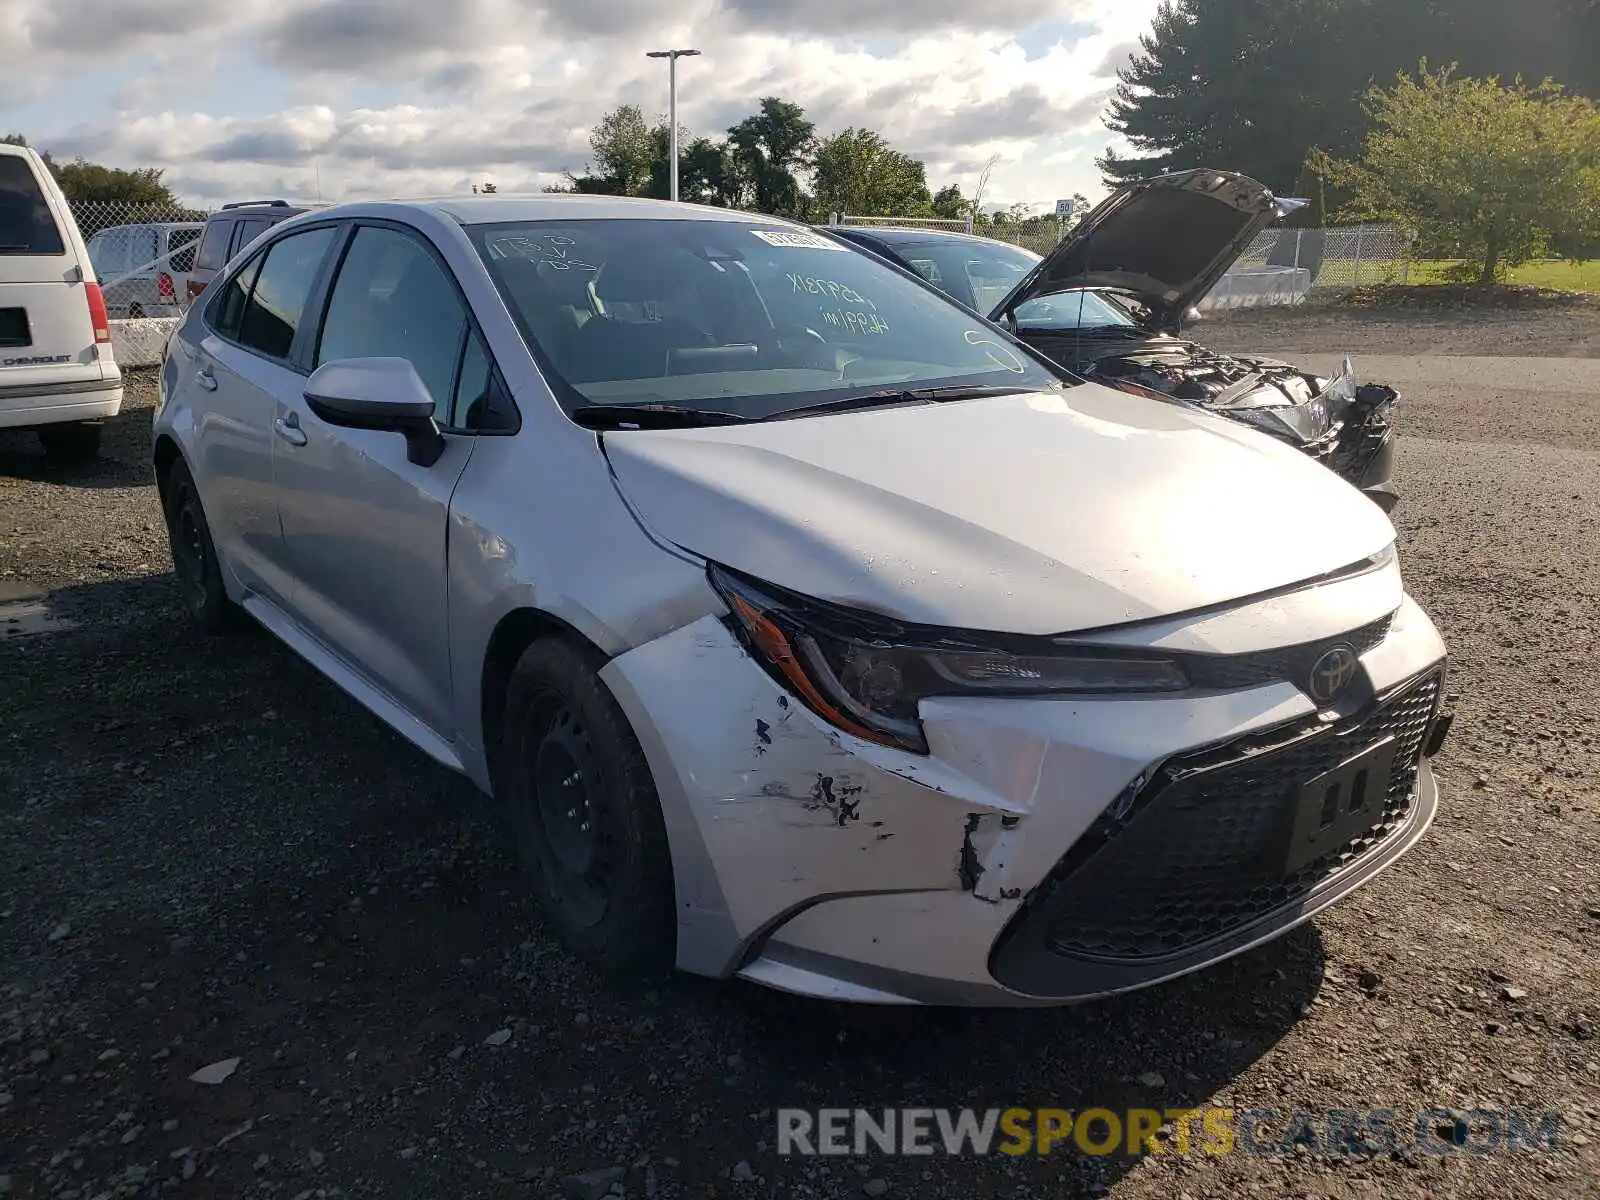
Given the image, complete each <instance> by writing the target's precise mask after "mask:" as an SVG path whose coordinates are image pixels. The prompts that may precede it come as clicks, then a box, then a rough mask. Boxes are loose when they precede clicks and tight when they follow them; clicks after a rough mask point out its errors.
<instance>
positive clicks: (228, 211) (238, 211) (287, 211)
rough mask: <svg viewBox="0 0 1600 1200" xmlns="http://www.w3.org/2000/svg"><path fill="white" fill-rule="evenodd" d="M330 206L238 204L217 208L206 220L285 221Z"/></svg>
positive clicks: (313, 204)
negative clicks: (276, 218) (263, 218)
mask: <svg viewBox="0 0 1600 1200" xmlns="http://www.w3.org/2000/svg"><path fill="white" fill-rule="evenodd" d="M330 207H332V206H331V205H328V204H323V203H320V202H315V203H309V204H274V203H272V202H271V201H269V200H262V201H260V202H259V203H255V204H238V205H234V206H232V207H229V208H219V209H218V210H217V211H216V212H214V213H212V214H211V215H210V216H209V217H207V218H206V220H208V221H215V220H216V219H217V218H218V217H259V216H279V217H283V218H285V219H288V218H289V217H298V216H299V215H300V214H301V213H307V212H314V211H315V210H317V209H319V208H330Z"/></svg>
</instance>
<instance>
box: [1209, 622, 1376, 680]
mask: <svg viewBox="0 0 1600 1200" xmlns="http://www.w3.org/2000/svg"><path fill="white" fill-rule="evenodd" d="M1393 622H1394V616H1393V614H1390V615H1389V616H1387V617H1383V618H1382V619H1381V620H1377V621H1373V622H1370V623H1369V624H1366V625H1363V626H1361V628H1359V629H1353V630H1351V631H1350V632H1349V633H1346V634H1342V635H1341V636H1339V637H1334V638H1323V639H1322V640H1321V641H1318V642H1307V643H1304V644H1302V645H1299V646H1285V647H1282V648H1281V649H1278V650H1260V651H1256V652H1255V653H1252V654H1193V655H1189V656H1187V657H1186V658H1185V659H1184V662H1183V666H1184V670H1185V671H1186V672H1187V673H1188V675H1189V679H1190V680H1191V682H1193V683H1194V685H1195V686H1196V687H1202V688H1215V689H1217V690H1219V691H1228V690H1231V689H1237V688H1252V687H1261V686H1263V685H1265V684H1269V683H1278V682H1280V681H1287V682H1289V683H1292V684H1294V685H1295V686H1296V687H1299V688H1301V689H1304V688H1305V686H1306V681H1307V679H1308V678H1309V677H1310V673H1311V665H1312V664H1313V663H1314V662H1316V661H1317V659H1318V658H1319V657H1320V656H1321V655H1322V654H1323V652H1324V651H1326V650H1328V649H1329V648H1330V647H1333V646H1338V645H1341V644H1343V645H1348V646H1350V647H1352V648H1353V649H1354V650H1355V652H1356V653H1357V654H1366V653H1367V652H1368V651H1369V650H1373V649H1376V648H1377V646H1378V645H1379V643H1381V642H1382V641H1383V639H1384V638H1386V637H1388V636H1389V627H1390V625H1392V624H1393Z"/></svg>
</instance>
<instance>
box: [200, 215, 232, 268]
mask: <svg viewBox="0 0 1600 1200" xmlns="http://www.w3.org/2000/svg"><path fill="white" fill-rule="evenodd" d="M235 224H236V222H234V221H208V222H207V223H206V228H205V233H204V234H202V235H201V237H200V249H199V250H198V251H196V252H195V256H194V265H195V266H196V267H197V268H198V269H200V270H203V271H217V270H221V269H222V266H223V264H224V263H226V262H227V261H228V244H229V239H230V238H231V237H232V236H233V227H234V225H235Z"/></svg>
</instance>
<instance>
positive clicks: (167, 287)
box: [156, 271, 178, 300]
mask: <svg viewBox="0 0 1600 1200" xmlns="http://www.w3.org/2000/svg"><path fill="white" fill-rule="evenodd" d="M156 291H158V292H160V293H161V298H162V299H163V300H176V299H177V298H178V293H177V291H176V290H175V289H174V288H173V286H172V276H171V275H168V274H167V273H166V272H165V271H163V272H161V274H159V275H157V276H156Z"/></svg>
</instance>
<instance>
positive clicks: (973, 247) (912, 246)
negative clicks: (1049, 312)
mask: <svg viewBox="0 0 1600 1200" xmlns="http://www.w3.org/2000/svg"><path fill="white" fill-rule="evenodd" d="M890 245H892V246H893V247H894V249H895V252H896V253H898V254H899V255H900V257H901V258H903V259H905V260H906V261H907V262H908V263H910V264H911V266H912V268H913V269H914V270H915V271H916V272H917V274H919V275H921V276H922V277H923V278H924V279H926V280H927V281H928V282H929V283H931V284H933V286H934V287H936V288H940V289H942V290H944V291H947V292H949V293H950V294H951V295H952V296H954V297H955V298H956V299H957V300H960V301H961V303H963V304H966V305H969V306H970V307H972V308H975V309H977V310H978V311H979V312H981V313H987V312H989V311H990V310H991V309H992V308H994V306H995V305H996V304H999V303H1000V301H1002V300H1004V299H1005V298H1006V296H1007V294H1008V293H1009V292H1010V291H1011V289H1012V288H1014V287H1016V286H1017V284H1018V283H1020V282H1022V277H1023V276H1024V275H1026V274H1027V273H1028V272H1029V271H1031V270H1033V268H1034V267H1035V266H1037V265H1038V263H1039V256H1038V255H1036V254H1030V253H1029V252H1028V251H1026V250H1024V249H1023V248H1022V247H1021V246H1007V245H1003V244H1001V243H998V242H980V241H971V242H966V241H953V240H951V241H938V242H933V241H928V242H898V243H895V242H891V243H890Z"/></svg>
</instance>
